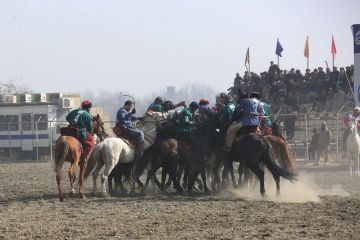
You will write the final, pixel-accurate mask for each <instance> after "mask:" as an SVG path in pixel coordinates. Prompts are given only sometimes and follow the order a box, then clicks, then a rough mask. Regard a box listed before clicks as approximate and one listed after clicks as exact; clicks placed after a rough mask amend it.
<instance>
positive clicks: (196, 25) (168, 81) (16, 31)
mask: <svg viewBox="0 0 360 240" xmlns="http://www.w3.org/2000/svg"><path fill="white" fill-rule="evenodd" d="M359 9H360V1H359V0H348V1H335V0H332V1H329V0H317V1H313V0H302V1H290V0H272V1H268V0H262V1H260V0H252V1H240V0H224V1H220V0H173V1H169V0H142V1H140V0H0V82H7V81H10V80H16V84H18V85H21V86H25V87H28V88H31V89H33V90H34V91H35V92H84V91H91V92H94V93H95V92H97V91H99V90H103V91H122V92H128V93H132V94H135V95H138V96H139V95H140V96H141V95H147V94H152V93H153V92H158V91H159V90H162V89H164V88H166V87H167V86H175V87H177V88H180V87H182V86H184V85H185V84H192V83H197V84H203V85H209V86H211V87H212V88H214V89H215V91H216V92H222V91H225V90H226V89H227V88H228V87H230V86H231V85H232V84H233V79H234V77H235V73H236V72H240V73H241V74H244V71H245V70H246V69H245V65H244V60H245V54H246V50H247V48H248V47H249V48H250V61H251V71H255V72H260V71H265V70H267V69H268V67H269V62H270V61H271V60H273V61H275V62H276V60H277V58H276V55H275V47H276V39H277V38H279V41H280V43H281V44H282V46H283V48H284V51H283V53H282V55H283V57H282V58H280V68H282V69H290V68H292V67H294V68H296V69H300V70H302V71H304V70H305V68H306V59H305V57H304V56H303V51H304V44H305V40H306V37H307V36H309V46H310V68H312V69H313V68H316V67H319V66H322V67H325V60H327V61H328V63H329V64H330V65H331V52H330V49H331V35H332V34H334V38H335V42H336V47H337V51H338V54H337V56H336V60H335V65H336V66H347V65H350V64H353V61H354V60H353V59H354V56H353V45H352V42H353V40H352V33H351V29H350V26H351V25H352V24H356V23H360V14H359V12H358V10H359Z"/></svg>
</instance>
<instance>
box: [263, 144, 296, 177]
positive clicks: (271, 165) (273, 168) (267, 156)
mask: <svg viewBox="0 0 360 240" xmlns="http://www.w3.org/2000/svg"><path fill="white" fill-rule="evenodd" d="M271 148H272V147H271V144H270V142H268V141H266V144H265V151H264V163H265V165H266V167H267V168H268V169H269V170H270V172H271V173H272V174H277V175H279V176H281V177H283V178H286V179H288V180H290V181H296V180H297V179H296V174H294V173H292V172H290V171H287V170H285V169H283V168H281V167H280V166H279V165H277V164H276V163H275V161H274V160H273V157H272V149H271Z"/></svg>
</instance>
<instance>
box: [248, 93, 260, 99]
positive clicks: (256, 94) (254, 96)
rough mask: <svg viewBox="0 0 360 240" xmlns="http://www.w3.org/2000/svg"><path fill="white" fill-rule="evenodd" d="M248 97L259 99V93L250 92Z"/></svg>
mask: <svg viewBox="0 0 360 240" xmlns="http://www.w3.org/2000/svg"><path fill="white" fill-rule="evenodd" d="M250 98H256V99H258V100H260V93H258V92H252V93H251V94H250Z"/></svg>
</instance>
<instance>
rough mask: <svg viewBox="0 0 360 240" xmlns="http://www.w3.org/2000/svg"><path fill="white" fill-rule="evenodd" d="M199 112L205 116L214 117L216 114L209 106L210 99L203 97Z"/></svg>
mask: <svg viewBox="0 0 360 240" xmlns="http://www.w3.org/2000/svg"><path fill="white" fill-rule="evenodd" d="M199 114H201V115H203V116H204V117H205V118H213V117H215V116H216V114H215V113H214V112H213V111H212V110H211V109H210V107H209V100H207V99H206V98H202V99H200V101H199Z"/></svg>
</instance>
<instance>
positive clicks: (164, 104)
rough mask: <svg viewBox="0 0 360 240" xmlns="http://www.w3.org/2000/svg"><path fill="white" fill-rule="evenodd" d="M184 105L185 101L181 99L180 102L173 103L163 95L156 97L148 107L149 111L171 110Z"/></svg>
mask: <svg viewBox="0 0 360 240" xmlns="http://www.w3.org/2000/svg"><path fill="white" fill-rule="evenodd" d="M180 106H183V107H185V102H184V101H181V102H179V103H178V104H173V103H172V102H171V101H169V100H167V101H165V99H164V98H163V97H160V96H158V97H156V98H155V100H154V102H153V103H151V104H150V106H149V107H148V108H147V110H146V111H147V112H167V111H169V110H172V109H175V108H177V107H180Z"/></svg>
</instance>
